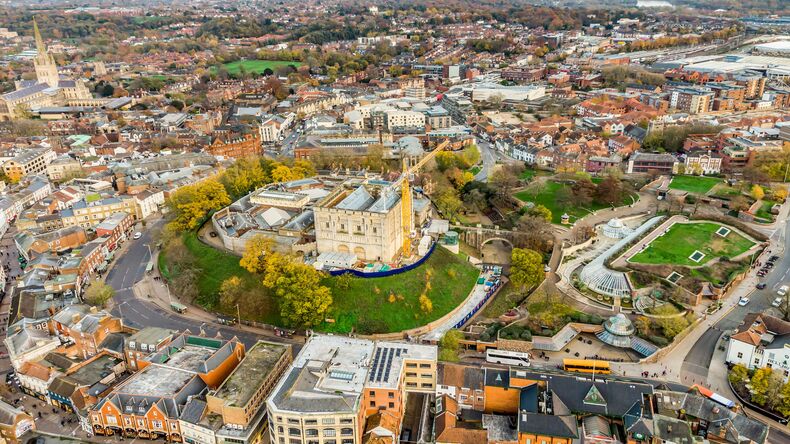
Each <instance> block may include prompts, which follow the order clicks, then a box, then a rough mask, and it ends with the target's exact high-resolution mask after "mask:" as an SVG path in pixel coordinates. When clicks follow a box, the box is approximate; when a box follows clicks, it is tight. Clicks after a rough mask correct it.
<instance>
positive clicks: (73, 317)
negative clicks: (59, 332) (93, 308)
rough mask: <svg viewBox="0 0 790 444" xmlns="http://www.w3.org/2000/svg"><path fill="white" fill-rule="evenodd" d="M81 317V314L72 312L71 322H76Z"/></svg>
mask: <svg viewBox="0 0 790 444" xmlns="http://www.w3.org/2000/svg"><path fill="white" fill-rule="evenodd" d="M81 318H82V315H80V314H79V313H74V314H73V315H71V323H72V324H76V323H77V322H79V321H80V319H81Z"/></svg>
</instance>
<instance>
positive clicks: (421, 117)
mask: <svg viewBox="0 0 790 444" xmlns="http://www.w3.org/2000/svg"><path fill="white" fill-rule="evenodd" d="M386 115H387V128H388V129H390V130H392V129H395V128H425V114H423V113H421V112H417V111H401V110H390V111H387V114H386Z"/></svg>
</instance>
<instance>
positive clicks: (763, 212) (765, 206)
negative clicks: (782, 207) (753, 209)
mask: <svg viewBox="0 0 790 444" xmlns="http://www.w3.org/2000/svg"><path fill="white" fill-rule="evenodd" d="M775 204H776V202H773V201H770V200H763V202H762V205H760V208H759V209H758V210H757V213H756V214H755V216H757V217H758V218H760V219H765V220H766V221H768V222H773V220H774V217H775V216H774V215H773V214H771V208H773V206H774V205H775Z"/></svg>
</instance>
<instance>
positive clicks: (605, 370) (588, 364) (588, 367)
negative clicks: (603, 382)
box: [562, 359, 612, 375]
mask: <svg viewBox="0 0 790 444" xmlns="http://www.w3.org/2000/svg"><path fill="white" fill-rule="evenodd" d="M562 369H563V370H565V371H566V372H579V373H597V374H601V375H608V374H610V373H612V370H611V369H610V368H609V362H608V361H596V360H594V359H563V360H562Z"/></svg>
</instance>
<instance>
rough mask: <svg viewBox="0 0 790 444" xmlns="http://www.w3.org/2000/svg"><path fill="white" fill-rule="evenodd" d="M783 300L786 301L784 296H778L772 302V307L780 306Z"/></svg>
mask: <svg viewBox="0 0 790 444" xmlns="http://www.w3.org/2000/svg"><path fill="white" fill-rule="evenodd" d="M782 301H784V298H776V299H774V301H773V302H771V307H778V306H780V305H782Z"/></svg>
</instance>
